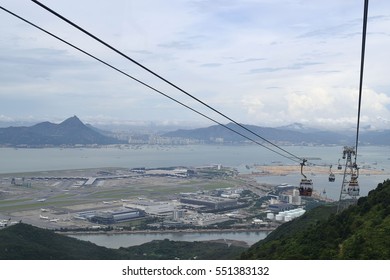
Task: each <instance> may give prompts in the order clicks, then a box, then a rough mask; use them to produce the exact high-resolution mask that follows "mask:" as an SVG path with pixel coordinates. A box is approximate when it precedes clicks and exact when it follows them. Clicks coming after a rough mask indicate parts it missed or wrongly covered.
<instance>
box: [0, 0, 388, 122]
mask: <svg viewBox="0 0 390 280" xmlns="http://www.w3.org/2000/svg"><path fill="white" fill-rule="evenodd" d="M41 2H42V3H44V4H45V5H48V6H49V7H50V8H52V9H53V10H55V11H57V12H59V13H61V14H62V15H63V16H65V17H67V18H69V19H70V20H72V21H74V22H75V23H77V24H79V25H80V26H82V27H83V28H85V29H87V30H88V31H90V32H91V33H93V34H94V35H96V36H98V37H99V38H101V39H103V40H105V41H106V42H108V43H110V44H111V45H113V46H115V47H116V48H118V49H119V50H121V51H123V52H124V53H126V54H127V55H128V56H130V57H131V58H133V59H134V60H136V61H138V62H140V63H142V64H144V65H145V66H147V67H149V68H150V69H152V70H153V71H155V72H157V73H158V74H160V75H161V76H163V77H165V78H166V79H168V80H170V81H171V82H173V83H175V84H176V85H178V86H180V87H181V88H183V89H185V90H186V91H188V92H189V93H190V94H192V95H194V96H196V97H197V98H199V99H201V100H202V101H204V102H206V103H207V104H209V105H210V106H213V107H215V108H216V109H217V110H219V111H221V112H223V113H224V114H226V115H228V116H229V117H231V118H233V119H234V120H235V121H237V122H240V123H245V124H255V125H262V126H282V125H287V124H290V123H294V122H299V123H303V124H304V125H306V126H312V127H333V128H340V129H341V128H345V127H354V126H356V121H357V104H358V87H359V74H360V54H361V33H362V17H363V4H364V1H363V0H343V1H340V0H301V1H300V0H209V1H207V0H166V1H162V0H142V1H139V0H138V1H135V0H114V1H103V0H83V1H76V0H67V1H59V0H42V1H41ZM0 5H1V6H2V7H4V8H7V9H9V10H11V11H13V12H15V13H17V14H19V15H20V16H22V17H25V18H26V19H28V20H30V21H32V22H34V23H36V24H37V25H40V26H41V27H43V28H45V29H47V30H49V31H50V32H53V33H55V34H56V35H58V36H60V37H62V38H64V39H66V40H69V41H70V42H71V43H73V44H76V45H77V46H78V47H80V48H82V49H85V50H86V51H89V52H91V53H92V54H94V55H96V56H98V57H99V58H101V59H103V60H105V61H107V62H109V63H111V64H113V65H114V66H116V67H118V68H120V69H122V70H123V71H125V72H127V73H128V74H130V75H133V76H134V77H136V78H139V79H141V80H142V81H144V82H146V83H150V85H152V86H154V87H156V88H157V89H159V90H161V91H163V92H164V93H166V94H168V95H170V96H172V97H174V98H176V99H178V100H180V101H181V102H183V103H186V104H188V105H189V106H193V107H194V108H195V109H196V110H199V111H202V113H204V114H206V115H209V116H210V117H212V118H215V119H216V120H218V121H219V122H222V123H227V122H229V121H228V120H226V119H224V118H222V117H220V116H218V115H216V114H215V113H213V112H210V110H208V109H206V108H205V107H204V106H202V105H200V104H198V103H197V102H196V101H194V100H192V99H190V98H188V97H186V96H185V95H183V94H182V93H180V92H179V91H177V90H175V89H173V88H172V87H170V86H168V85H166V84H164V83H163V82H161V81H160V80H158V79H157V78H154V77H153V76H152V75H150V74H148V73H146V72H145V71H144V70H142V69H141V68H139V67H137V66H136V65H134V64H133V63H131V62H129V61H126V60H125V59H123V58H121V57H120V56H119V55H117V54H115V53H113V52H112V51H110V50H108V49H107V48H106V47H103V46H101V45H99V43H97V42H96V41H93V40H92V39H90V38H88V37H86V36H85V35H84V34H82V33H81V32H79V31H77V30H75V29H74V28H72V27H70V26H69V25H67V24H65V23H64V22H62V21H61V20H59V19H58V18H56V17H55V16H53V15H51V14H49V13H48V12H47V11H45V10H43V9H42V8H40V7H39V6H37V5H36V4H34V3H33V2H31V1H27V0H18V1H15V0H0ZM0 28H1V37H0V67H1V68H0V73H1V74H0V121H1V120H24V119H31V120H49V121H54V122H56V121H57V122H58V121H61V120H62V119H65V118H68V117H70V116H73V115H77V116H78V117H79V118H80V119H81V120H83V121H86V122H90V123H92V124H94V123H98V122H101V123H102V122H129V123H131V122H143V121H146V122H148V121H155V122H159V123H187V124H190V123H194V124H197V125H212V124H214V123H212V122H211V121H209V120H207V119H205V118H204V117H202V116H199V115H197V114H195V113H194V112H192V111H190V110H188V109H186V108H184V107H182V106H180V105H178V104H176V103H174V102H173V101H171V100H169V99H167V98H166V97H163V96H161V95H159V94H158V93H156V92H153V91H152V90H150V89H147V88H145V87H144V86H142V85H139V84H137V83H136V82H134V81H132V80H130V79H129V78H126V77H124V76H123V75H121V74H119V73H117V72H115V71H113V70H112V69H109V68H107V67H106V66H104V65H102V64H100V63H99V62H96V61H94V60H93V59H91V58H89V57H87V56H86V55H84V54H82V53H80V52H78V51H76V50H74V49H72V48H71V47H69V46H67V45H65V44H63V43H61V42H59V41H57V40H56V39H54V38H52V37H50V36H48V35H46V34H44V33H42V32H41V31H39V30H37V29H35V28H34V27H31V26H29V25H27V24H26V23H24V22H22V21H20V20H19V19H17V18H15V17H13V16H11V15H9V14H7V13H5V12H4V11H2V10H0ZM389 49H390V1H387V0H371V1H370V6H369V21H368V33H367V44H366V64H365V74H364V83H363V84H364V88H363V99H362V111H361V125H362V127H366V126H370V127H371V128H382V129H383V128H388V126H389V121H390V79H389V67H390V66H389V62H390V52H389Z"/></svg>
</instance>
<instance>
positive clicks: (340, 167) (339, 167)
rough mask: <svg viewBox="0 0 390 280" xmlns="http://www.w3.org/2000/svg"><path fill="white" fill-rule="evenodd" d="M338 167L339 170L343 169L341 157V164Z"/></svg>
mask: <svg viewBox="0 0 390 280" xmlns="http://www.w3.org/2000/svg"><path fill="white" fill-rule="evenodd" d="M337 169H338V170H341V169H343V167H342V166H341V164H340V159H339V165H337Z"/></svg>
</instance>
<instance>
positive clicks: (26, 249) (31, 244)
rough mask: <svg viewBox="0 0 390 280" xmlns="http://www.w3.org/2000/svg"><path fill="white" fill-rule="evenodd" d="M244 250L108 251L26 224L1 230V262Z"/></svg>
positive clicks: (146, 247)
mask: <svg viewBox="0 0 390 280" xmlns="http://www.w3.org/2000/svg"><path fill="white" fill-rule="evenodd" d="M245 250H246V248H242V247H236V246H227V245H226V244H221V243H208V242H178V241H169V240H162V241H153V242H149V243H146V244H142V245H140V246H134V247H129V248H120V249H108V248H105V247H101V246H97V245H95V244H93V243H91V242H86V241H81V240H78V239H75V238H71V237H67V236H63V235H60V234H57V233H54V232H52V231H50V230H45V229H40V228H37V227H33V226H31V225H27V224H22V223H20V224H16V225H13V226H10V227H8V228H6V229H2V230H0V260H103V259H105V260H121V259H128V260H140V259H154V260H159V259H160V260H169V259H214V260H215V259H231V258H234V257H237V256H238V255H240V254H241V253H242V252H244V251H245Z"/></svg>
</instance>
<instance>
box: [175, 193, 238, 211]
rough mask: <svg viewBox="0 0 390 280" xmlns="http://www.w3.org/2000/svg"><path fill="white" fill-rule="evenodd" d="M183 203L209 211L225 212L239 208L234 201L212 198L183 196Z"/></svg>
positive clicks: (181, 200) (181, 199)
mask: <svg viewBox="0 0 390 280" xmlns="http://www.w3.org/2000/svg"><path fill="white" fill-rule="evenodd" d="M180 202H181V203H185V204H195V205H202V206H205V207H206V208H207V209H209V210H224V209H229V208H234V207H237V205H238V202H237V200H234V199H225V198H217V197H211V196H183V197H181V198H180Z"/></svg>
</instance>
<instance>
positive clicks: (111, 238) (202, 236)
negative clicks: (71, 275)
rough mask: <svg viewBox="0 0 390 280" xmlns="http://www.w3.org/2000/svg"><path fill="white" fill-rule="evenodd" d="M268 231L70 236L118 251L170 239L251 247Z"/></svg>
mask: <svg viewBox="0 0 390 280" xmlns="http://www.w3.org/2000/svg"><path fill="white" fill-rule="evenodd" d="M267 235H268V231H245V232H243V231H237V232H233V231H231V232H226V231H224V232H219V231H215V232H166V233H161V232H154V233H153V232H150V233H128V234H127V233H119V234H76V235H68V236H72V237H75V238H77V239H80V240H84V241H90V242H92V243H95V244H97V245H99V246H104V247H107V248H113V249H118V248H120V247H125V248H126V247H130V246H137V245H141V244H144V243H147V242H150V241H153V240H164V239H169V240H172V241H187V242H193V241H209V240H218V239H225V240H239V241H244V242H246V243H247V244H248V245H249V246H250V245H253V244H254V243H256V242H257V241H259V240H262V239H264V238H265V237H266V236H267Z"/></svg>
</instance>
